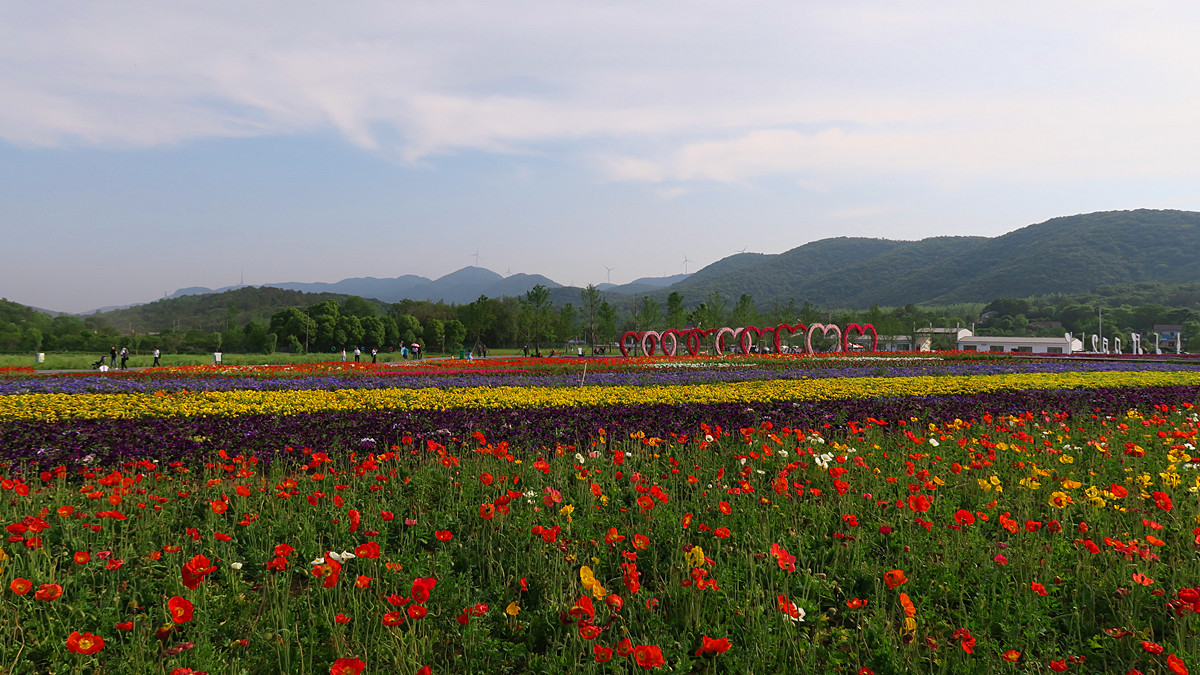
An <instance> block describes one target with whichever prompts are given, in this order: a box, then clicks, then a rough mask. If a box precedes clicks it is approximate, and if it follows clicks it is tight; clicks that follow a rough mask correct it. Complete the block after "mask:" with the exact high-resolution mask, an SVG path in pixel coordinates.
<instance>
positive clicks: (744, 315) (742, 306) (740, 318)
mask: <svg viewBox="0 0 1200 675" xmlns="http://www.w3.org/2000/svg"><path fill="white" fill-rule="evenodd" d="M729 322H730V323H732V324H733V325H734V326H738V327H741V326H753V325H754V324H756V323H758V308H756V307H755V306H754V299H753V298H751V297H750V296H749V295H747V294H746V293H742V297H740V298H738V301H737V304H736V305H734V307H733V312H732V313H730V316H729Z"/></svg>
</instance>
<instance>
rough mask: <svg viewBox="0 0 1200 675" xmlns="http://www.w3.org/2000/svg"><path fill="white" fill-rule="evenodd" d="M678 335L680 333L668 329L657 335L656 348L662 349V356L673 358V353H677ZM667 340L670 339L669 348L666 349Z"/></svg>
mask: <svg viewBox="0 0 1200 675" xmlns="http://www.w3.org/2000/svg"><path fill="white" fill-rule="evenodd" d="M679 335H681V333H680V332H679V331H677V330H675V329H674V328H668V329H666V330H664V331H663V332H662V333H660V334H659V336H658V346H659V347H662V351H663V356H675V353H676V352H677V351H679ZM667 338H670V339H671V346H670V348H668V347H667Z"/></svg>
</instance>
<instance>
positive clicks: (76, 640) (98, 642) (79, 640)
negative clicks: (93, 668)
mask: <svg viewBox="0 0 1200 675" xmlns="http://www.w3.org/2000/svg"><path fill="white" fill-rule="evenodd" d="M101 649H104V638H102V637H100V636H99V635H92V634H91V633H80V632H79V631H74V632H73V633H71V635H70V636H69V637H68V638H67V650H68V651H72V652H75V653H76V654H95V653H96V652H98V651H100V650H101Z"/></svg>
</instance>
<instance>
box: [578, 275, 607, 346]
mask: <svg viewBox="0 0 1200 675" xmlns="http://www.w3.org/2000/svg"><path fill="white" fill-rule="evenodd" d="M579 297H580V301H581V302H582V303H583V322H584V328H585V334H586V337H587V339H588V341H589V342H590V343H591V344H592V346H595V345H596V332H597V329H598V328H599V324H600V303H602V302H604V300H603V298H602V297H601V295H600V291H599V290H597V289H596V286H595V284H588V285H587V288H584V289H583V290H582V291H580V292H579Z"/></svg>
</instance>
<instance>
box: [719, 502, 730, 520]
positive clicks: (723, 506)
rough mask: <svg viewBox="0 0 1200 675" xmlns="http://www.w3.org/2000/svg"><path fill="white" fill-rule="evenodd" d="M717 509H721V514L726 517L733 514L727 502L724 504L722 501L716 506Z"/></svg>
mask: <svg viewBox="0 0 1200 675" xmlns="http://www.w3.org/2000/svg"><path fill="white" fill-rule="evenodd" d="M717 508H719V509H721V513H724V514H725V515H727V516H728V515H729V514H731V513H733V507H732V506H730V505H729V502H726V501H722V502H720V503H719V504H717Z"/></svg>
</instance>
